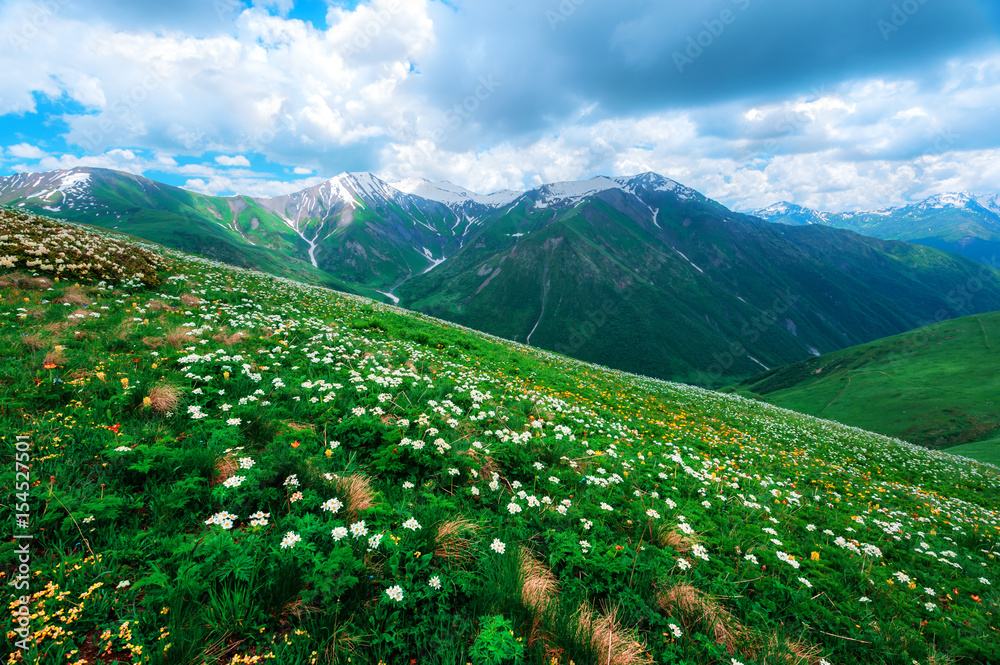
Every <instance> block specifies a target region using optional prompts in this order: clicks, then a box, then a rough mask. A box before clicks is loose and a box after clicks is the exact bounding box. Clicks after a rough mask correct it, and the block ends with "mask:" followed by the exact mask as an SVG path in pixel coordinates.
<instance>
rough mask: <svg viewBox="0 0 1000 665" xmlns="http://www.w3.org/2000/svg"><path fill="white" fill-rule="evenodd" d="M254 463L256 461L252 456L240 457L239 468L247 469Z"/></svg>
mask: <svg viewBox="0 0 1000 665" xmlns="http://www.w3.org/2000/svg"><path fill="white" fill-rule="evenodd" d="M254 464H256V462H254V461H253V458H252V457H241V458H240V468H241V469H249V468H251V467H253V465H254Z"/></svg>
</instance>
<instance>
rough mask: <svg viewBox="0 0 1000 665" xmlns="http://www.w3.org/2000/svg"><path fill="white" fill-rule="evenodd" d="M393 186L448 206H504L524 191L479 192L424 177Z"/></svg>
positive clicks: (408, 179) (402, 181) (401, 181)
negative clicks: (471, 204)
mask: <svg viewBox="0 0 1000 665" xmlns="http://www.w3.org/2000/svg"><path fill="white" fill-rule="evenodd" d="M391 186H392V187H394V188H396V189H398V190H399V191H401V192H405V193H407V194H412V195H414V196H419V197H420V198H424V199H428V200H430V201H437V202H438V203H443V204H445V205H447V206H452V205H457V206H461V205H464V204H466V203H469V202H472V203H479V204H481V205H486V206H490V207H496V206H502V205H507V204H508V203H511V202H513V201H514V200H515V199H517V198H518V197H519V196H521V195H522V194H523V193H524V192H516V191H514V190H511V189H502V190H499V191H496V192H493V193H492V194H477V193H476V192H473V191H470V190H468V189H465V188H464V187H461V186H459V185H454V184H452V183H450V182H431V181H430V180H425V179H424V178H406V179H405V180H400V181H398V182H394V183H391Z"/></svg>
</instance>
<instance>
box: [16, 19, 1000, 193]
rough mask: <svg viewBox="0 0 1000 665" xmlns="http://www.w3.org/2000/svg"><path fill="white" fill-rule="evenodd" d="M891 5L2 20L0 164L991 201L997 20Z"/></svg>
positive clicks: (209, 184)
mask: <svg viewBox="0 0 1000 665" xmlns="http://www.w3.org/2000/svg"><path fill="white" fill-rule="evenodd" d="M301 4H302V3H298V5H301ZM894 4H897V3H896V2H895V1H894V0H843V1H842V2H838V3H802V2H800V1H799V0H773V1H772V2H769V3H758V2H756V1H751V0H712V1H711V2H706V3H700V4H699V3H695V4H692V3H685V2H680V1H679V0H666V1H664V2H657V3H651V2H648V1H646V0H621V1H620V2H616V3H598V2H578V1H576V0H574V1H572V2H569V1H559V2H557V1H556V0H543V1H542V2H537V1H536V0H508V1H506V2H504V3H483V2H475V1H473V0H451V1H449V2H444V1H442V0H368V1H362V2H358V3H354V2H351V3H330V4H329V6H323V10H322V11H321V12H319V13H318V14H317V15H316V16H314V17H313V19H311V20H305V19H304V18H302V16H303V15H304V14H303V7H302V6H297V5H296V4H295V3H293V2H292V0H256V1H253V2H240V1H239V0H217V1H216V2H214V3H213V2H204V1H203V0H199V1H197V2H196V1H195V0H181V1H179V2H178V3H172V4H171V6H170V8H169V9H170V11H167V10H166V9H164V7H165V5H162V3H152V2H137V3H126V2H124V0H110V1H109V2H106V3H102V2H97V1H96V0H79V2H74V3H59V2H56V3H48V4H45V5H44V7H48V8H49V9H45V8H43V9H42V10H41V11H42V13H41V14H40V13H39V11H40V10H39V9H38V8H39V6H40V5H37V4H35V3H33V2H29V1H28V0H12V1H11V2H8V3H4V4H3V5H2V6H0V36H6V39H7V41H8V43H9V46H10V48H7V49H5V50H0V67H2V68H3V71H4V72H5V76H4V77H3V78H0V116H3V117H4V118H5V120H9V119H17V122H18V123H19V124H18V128H19V129H18V131H17V133H16V134H11V135H10V136H8V137H7V140H6V141H5V143H6V144H7V145H8V147H7V149H6V152H5V154H4V156H3V164H4V166H5V167H6V168H7V169H8V170H11V169H15V168H18V169H30V170H44V169H48V168H67V167H69V166H71V165H89V166H107V167H109V168H119V169H122V170H127V171H130V172H134V173H146V174H147V175H152V176H153V177H157V174H167V175H169V176H172V177H174V178H175V179H176V182H178V184H185V185H186V186H188V187H190V188H192V189H196V190H197V191H202V192H206V193H232V192H241V193H254V192H257V193H260V192H265V191H268V192H275V193H286V192H287V191H290V190H289V189H288V188H293V189H297V188H301V187H304V186H307V183H313V182H316V181H317V179H318V178H321V177H330V176H333V175H336V174H337V173H339V172H341V171H349V170H351V171H353V170H371V171H374V172H376V173H377V174H379V175H381V176H383V177H385V178H386V179H389V180H394V179H400V178H404V177H410V176H420V177H426V178H429V179H432V180H451V181H452V182H455V183H456V184H460V185H462V186H465V187H467V188H469V189H472V190H475V191H481V192H487V191H492V190H496V189H500V188H515V189H519V188H525V187H532V186H536V185H538V184H541V183H543V182H549V181H554V180H569V179H576V178H584V177H589V176H592V175H596V174H599V173H606V174H629V173H636V172H641V171H646V170H653V171H657V172H660V173H663V174H664V175H667V176H669V177H672V178H674V179H676V180H679V181H681V182H684V183H685V184H687V185H689V186H692V187H695V188H697V189H699V190H701V191H703V192H704V193H705V194H707V195H708V196H711V197H713V198H716V199H718V200H720V201H722V202H723V203H725V204H727V205H730V206H734V207H738V208H741V209H746V208H752V207H757V206H762V205H766V204H768V203H771V202H773V201H775V200H779V199H787V200H791V201H794V202H797V203H803V204H807V205H813V206H818V207H825V208H828V209H846V208H851V207H873V206H878V205H883V204H887V203H899V202H902V201H905V200H909V199H911V198H912V197H916V196H921V195H923V194H925V193H936V192H937V191H941V190H942V189H945V188H947V189H971V190H979V191H982V192H985V191H1000V174H998V172H997V169H996V168H995V167H992V166H991V162H990V160H991V159H994V158H995V157H996V156H997V155H996V152H997V150H998V149H1000V125H998V124H997V123H996V122H995V120H994V119H995V117H996V108H997V106H998V104H1000V47H998V45H997V42H996V38H995V32H996V27H997V26H998V25H1000V23H998V22H997V18H998V14H1000V11H998V9H997V5H996V4H995V3H991V2H987V1H986V0H955V1H954V2H950V3H924V4H920V5H919V6H920V9H919V11H917V12H915V13H912V15H909V16H908V17H907V20H906V21H905V24H903V25H900V26H897V27H899V30H894V31H891V33H890V34H889V36H888V38H887V37H886V34H885V31H884V30H882V29H880V28H879V21H881V20H887V19H888V20H891V19H892V13H893V11H894V9H893V5H894ZM314 13H315V12H314ZM817 25H822V28H817V27H816V26H817ZM692 43H694V44H695V45H696V46H697V48H692V47H691V44H692ZM761 44H767V48H762V47H761ZM677 54H681V55H682V59H681V60H678V58H677ZM685 58H686V60H684V59H685ZM681 65H683V66H681ZM32 119H34V120H32ZM32 122H34V125H32V124H31V123H32ZM43 148H44V149H43ZM210 155H216V156H214V157H212V156H210ZM14 162H16V164H15V163H14ZM253 164H257V165H263V166H258V167H257V168H256V170H255V169H254V168H253V167H252V165H253ZM286 174H290V175H292V176H299V178H289V177H288V175H286ZM269 183H270V184H269Z"/></svg>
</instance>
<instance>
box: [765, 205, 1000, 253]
mask: <svg viewBox="0 0 1000 665" xmlns="http://www.w3.org/2000/svg"><path fill="white" fill-rule="evenodd" d="M750 214H751V215H754V216H756V217H760V218H761V219H765V220H767V221H769V222H776V223H780V224H791V225H795V226H802V225H810V224H815V225H823V226H832V227H835V228H839V229H850V230H851V231H857V232H858V233H862V234H864V235H868V236H874V237H876V238H885V239H887V240H905V241H907V242H913V243H917V244H919V245H927V246H928V247H935V248H937V249H943V250H945V251H949V252H955V253H956V254H962V255H963V256H968V257H969V258H971V259H974V260H976V261H980V262H982V263H986V264H988V265H991V266H993V267H998V266H1000V195H996V194H995V195H992V196H979V197H977V196H974V195H972V194H969V193H967V192H957V193H955V192H952V193H946V194H939V195H937V196H932V197H930V198H928V199H925V200H923V201H920V202H919V203H912V204H910V205H906V206H901V207H897V208H884V209H881V210H866V211H859V212H819V211H816V210H810V209H809V208H803V207H802V206H798V205H795V204H793V203H787V202H781V203H775V204H773V205H770V206H768V207H766V208H763V209H761V210H754V211H753V212H751V213H750Z"/></svg>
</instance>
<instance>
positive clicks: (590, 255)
mask: <svg viewBox="0 0 1000 665" xmlns="http://www.w3.org/2000/svg"><path fill="white" fill-rule="evenodd" d="M643 195H644V196H643V200H645V201H649V206H652V207H654V208H655V209H656V215H655V217H654V218H650V215H649V211H648V210H643V209H641V206H642V204H641V203H638V202H637V200H636V199H635V198H630V197H627V196H625V195H623V194H621V193H618V192H615V191H612V192H605V193H601V194H599V195H597V196H594V197H592V198H590V199H587V200H585V201H581V202H579V203H577V204H576V205H574V206H572V207H562V208H551V207H542V208H538V207H536V206H533V205H532V203H531V202H530V201H522V202H519V204H518V205H517V206H515V207H514V208H512V209H509V210H506V211H504V213H503V214H502V215H501V216H500V217H499V218H497V219H494V220H492V221H491V224H490V226H489V228H488V229H487V230H485V231H484V232H483V234H482V235H481V236H479V237H478V238H477V241H476V242H474V243H471V244H467V245H466V246H465V247H463V248H462V249H461V250H460V251H458V252H457V253H456V254H455V255H454V256H452V257H451V258H450V259H449V260H448V261H447V262H446V263H445V264H443V265H442V266H440V267H438V268H435V269H434V271H432V272H430V273H428V274H426V275H420V276H417V277H415V278H413V279H411V280H410V281H408V282H407V283H406V284H404V285H403V286H401V287H400V288H399V289H398V290H397V292H396V293H397V295H398V296H399V297H400V298H401V300H400V304H402V305H404V306H406V307H409V308H411V309H416V310H419V311H424V312H427V313H429V314H432V315H434V316H438V317H441V318H444V319H448V320H452V321H456V322H458V323H461V324H463V325H467V326H470V327H473V328H477V329H480V330H485V331H488V332H490V333H493V334H496V335H499V336H502V337H506V338H509V339H513V340H516V341H520V342H530V344H531V345H533V346H539V347H542V348H548V349H551V350H555V351H558V352H561V353H565V354H568V355H572V356H574V357H578V358H581V359H584V360H589V361H593V362H599V363H601V364H606V365H610V366H612V367H618V368H622V369H625V370H628V371H633V372H638V373H642V374H646V375H650V376H660V377H669V378H672V379H676V380H683V381H687V382H693V383H698V384H700V385H709V386H718V385H723V384H726V383H729V382H732V381H733V380H734V379H739V378H744V377H748V376H751V375H754V374H756V373H758V372H759V371H760V370H761V369H766V368H770V367H775V366H778V365H785V364H788V363H791V362H796V361H798V360H801V359H804V358H807V357H809V356H810V355H815V354H818V353H821V352H825V351H830V350H835V349H838V348H842V347H844V346H847V345H851V344H856V343H859V342H864V341H869V340H872V339H876V338H879V337H884V336H886V335H890V334H894V333H899V332H902V331H904V330H908V329H910V328H913V327H916V326H918V325H921V324H922V323H924V322H926V321H928V320H932V319H933V317H934V316H936V315H937V314H938V313H939V312H941V311H945V312H948V313H949V314H950V315H961V314H967V313H971V312H977V311H987V310H992V309H996V308H1000V273H997V272H996V271H994V270H992V269H990V268H987V267H984V266H981V265H977V264H975V263H973V262H971V261H969V260H967V259H963V258H961V257H957V256H954V255H950V254H945V253H942V252H939V251H936V250H932V249H929V248H926V247H920V246H916V245H910V244H906V243H899V242H889V241H883V240H877V239H874V238H867V237H864V236H859V235H857V234H854V233H850V232H845V231H842V230H837V229H830V228H824V227H785V226H781V225H771V224H762V223H760V222H759V221H758V220H756V219H754V218H752V217H747V216H742V215H737V214H735V213H731V212H729V211H728V210H726V209H725V208H723V207H722V206H719V205H718V204H717V203H714V202H711V201H708V200H706V199H702V200H687V199H683V198H680V197H677V196H675V195H674V194H673V193H670V192H655V191H647V192H643ZM654 219H655V223H654ZM968 284H974V285H976V294H975V298H967V299H966V298H963V297H962V296H960V295H959V293H960V292H963V293H964V291H963V289H964V288H965V286H966V285H968ZM529 335H530V340H529Z"/></svg>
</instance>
